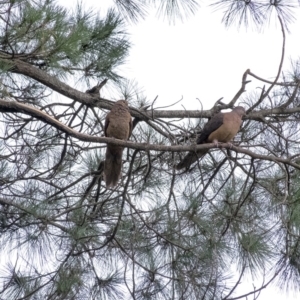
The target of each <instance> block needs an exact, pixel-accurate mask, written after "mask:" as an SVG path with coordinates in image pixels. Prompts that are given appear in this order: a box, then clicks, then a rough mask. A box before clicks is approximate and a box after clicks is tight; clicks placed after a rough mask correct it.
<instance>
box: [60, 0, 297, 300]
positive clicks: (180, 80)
mask: <svg viewBox="0 0 300 300" xmlns="http://www.w3.org/2000/svg"><path fill="white" fill-rule="evenodd" d="M59 2H60V3H61V4H64V5H68V6H71V5H75V1H73V0H64V1H62V0H60V1H59ZM204 2H205V1H201V3H202V5H201V7H200V9H199V11H198V12H197V13H196V14H195V15H194V16H190V18H188V19H187V20H185V21H184V22H183V23H182V22H180V21H178V22H177V23H176V25H170V24H169V23H168V22H167V21H164V20H162V19H158V18H157V17H156V16H155V13H153V14H150V15H149V16H148V17H147V18H146V19H145V20H141V21H139V22H138V23H137V24H131V25H129V26H128V29H129V32H130V34H131V40H132V42H133V44H134V46H133V48H132V49H131V52H130V57H129V60H128V63H127V64H126V68H125V69H124V68H123V75H124V76H126V77H127V78H128V79H135V80H136V81H137V82H138V84H139V86H140V87H141V88H143V91H144V94H145V95H146V96H147V99H148V100H152V99H154V98H155V97H156V96H157V95H158V99H157V101H156V105H155V106H156V107H159V106H165V105H166V104H171V103H174V102H176V101H178V100H179V99H181V97H183V101H181V102H180V104H178V105H177V106H176V107H177V108H178V109H180V105H183V106H184V107H185V108H187V109H201V106H200V104H199V101H198V100H197V98H198V99H200V100H201V102H202V104H203V106H204V108H205V109H209V108H210V107H212V106H213V105H214V103H215V101H216V100H218V99H220V98H221V97H224V99H223V101H224V102H226V103H227V102H229V101H230V100H231V99H232V98H233V96H234V95H235V93H236V92H237V91H238V89H239V88H240V85H241V79H242V75H243V73H244V72H245V71H246V69H250V70H251V71H252V72H253V73H255V74H257V75H258V76H260V77H263V78H265V79H270V80H272V79H274V78H275V76H276V74H277V70H278V65H279V62H280V56H281V47H282V33H281V30H280V27H279V24H278V23H277V24H275V23H271V24H270V26H269V27H265V28H264V30H263V31H261V32H257V31H255V30H253V29H251V28H250V29H248V30H245V29H244V28H240V29H239V30H238V29H237V27H236V26H232V27H231V28H229V29H226V28H225V26H224V25H223V24H221V19H222V13H221V12H217V13H216V12H212V9H211V8H209V7H205V5H204ZM206 2H207V1H206ZM83 3H84V5H85V6H86V7H99V8H101V11H102V13H103V12H104V11H105V10H106V9H107V7H109V6H110V5H113V1H112V0H101V1H93V0H84V1H83ZM297 15H298V18H297V19H298V21H297V22H294V23H293V24H292V25H291V26H290V33H289V34H287V36H286V38H287V43H286V56H285V64H284V69H287V68H289V66H290V58H294V59H295V58H298V56H299V54H300V13H299V12H298V14H297ZM124 72H126V74H125V73H124ZM256 87H262V84H261V83H258V82H257V81H256V80H254V79H252V83H251V84H249V85H247V91H249V92H251V91H255V90H256ZM104 96H105V97H106V98H110V97H109V95H104ZM246 285H247V288H248V289H246ZM255 285H256V287H257V288H258V287H259V285H257V284H255ZM249 288H253V283H252V279H251V278H249V280H248V282H246V281H244V282H243V285H242V287H241V289H240V290H244V289H245V291H249ZM249 299H252V298H251V297H250V298H249ZM259 299H260V300H270V299H272V300H279V299H280V300H291V299H300V294H298V297H296V296H295V297H292V295H289V296H287V295H283V294H280V293H279V291H278V289H276V288H274V287H268V288H266V289H265V290H264V291H263V292H262V294H261V297H260V298H259Z"/></svg>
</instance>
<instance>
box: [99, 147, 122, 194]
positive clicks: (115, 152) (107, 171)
mask: <svg viewBox="0 0 300 300" xmlns="http://www.w3.org/2000/svg"><path fill="white" fill-rule="evenodd" d="M123 149H124V148H123V147H119V146H115V145H107V149H106V156H105V164H104V180H105V183H106V187H107V188H113V187H114V186H116V185H117V183H118V181H119V178H120V175H121V170H122V154H123Z"/></svg>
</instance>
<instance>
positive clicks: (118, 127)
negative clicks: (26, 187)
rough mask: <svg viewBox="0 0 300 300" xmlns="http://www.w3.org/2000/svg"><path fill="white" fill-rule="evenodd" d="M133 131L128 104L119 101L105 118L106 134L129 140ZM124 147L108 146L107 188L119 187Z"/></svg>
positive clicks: (105, 173) (105, 176)
mask: <svg viewBox="0 0 300 300" xmlns="http://www.w3.org/2000/svg"><path fill="white" fill-rule="evenodd" d="M131 131H132V119H131V115H130V113H129V108H128V103H127V101H125V100H119V101H117V102H116V103H115V104H114V106H113V107H112V109H111V111H110V112H109V113H108V114H107V116H106V118H105V127H104V134H105V136H107V137H114V138H116V139H120V140H128V138H129V137H130V135H131ZM123 150H124V147H121V146H117V145H110V144H107V148H106V157H105V163H104V180H105V182H106V187H107V188H109V187H114V186H116V185H117V183H118V180H119V178H120V175H121V170H122V154H123Z"/></svg>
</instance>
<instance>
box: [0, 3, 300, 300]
mask: <svg viewBox="0 0 300 300" xmlns="http://www.w3.org/2000/svg"><path fill="white" fill-rule="evenodd" d="M151 2H152V3H154V4H155V3H156V4H159V6H158V7H159V8H158V9H159V10H161V11H162V12H163V13H167V14H170V15H171V16H173V17H178V14H180V16H182V13H187V14H188V13H191V12H194V11H195V9H196V6H197V5H196V4H197V2H196V1H193V0H191V1H185V2H183V1H179V0H177V1H165V2H158V1H151ZM266 3H267V2H266ZM1 4H2V5H3V6H1V8H0V10H1V18H0V28H1V32H0V67H1V70H2V73H1V74H0V76H1V97H3V98H4V99H5V100H4V102H3V100H2V99H0V105H1V108H0V112H1V119H0V121H1V125H0V126H1V134H0V194H1V196H0V254H1V262H2V261H3V264H2V265H1V267H0V295H1V296H0V297H1V299H2V298H3V299H129V298H130V299H229V298H230V297H231V298H234V297H239V298H240V297H244V298H245V297H251V296H252V294H253V297H256V293H258V292H259V291H260V290H262V289H263V288H264V287H265V286H267V285H268V284H269V282H276V281H275V279H276V280H277V283H278V284H279V286H282V287H285V288H287V289H290V288H291V287H293V288H295V289H299V277H300V261H299V256H300V246H299V237H300V232H299V226H300V201H299V198H300V189H299V186H300V182H299V178H298V169H299V168H300V167H299V164H298V161H297V157H298V153H299V143H298V141H299V138H300V137H299V122H298V120H299V106H300V101H299V99H300V98H299V91H298V88H299V84H298V82H299V74H300V72H299V62H294V63H293V65H292V68H291V70H290V71H289V72H288V75H287V76H285V77H282V79H281V80H282V82H279V83H278V82H277V81H276V82H273V83H272V82H271V83H270V85H273V86H272V88H271V89H268V88H265V87H262V88H261V89H260V90H259V92H249V93H247V94H246V95H245V96H244V97H243V98H241V99H240V100H239V101H240V102H241V103H242V104H243V105H244V106H245V107H246V108H247V116H246V120H245V121H244V124H243V127H242V130H241V132H240V133H239V134H238V135H237V137H236V139H235V143H236V144H237V145H240V148H239V149H238V150H237V151H235V150H234V149H236V148H233V150H232V149H224V148H222V147H219V148H218V149H210V151H209V152H208V153H207V154H206V155H205V156H203V157H201V158H200V159H199V161H198V162H197V163H195V164H194V165H193V166H191V168H190V169H189V170H186V171H184V172H178V171H176V170H175V169H174V164H175V163H176V162H177V160H178V157H179V154H178V153H175V152H171V151H170V152H168V151H154V150H149V151H148V150H144V149H145V148H144V147H143V145H149V144H150V145H154V144H155V145H156V146H157V147H158V146H165V145H172V146H173V145H175V147H178V145H180V144H193V143H194V141H195V138H196V133H198V132H199V131H201V129H202V128H203V124H204V123H205V122H206V120H207V119H205V118H202V116H204V115H205V112H203V115H201V120H200V121H199V120H197V122H195V123H194V125H195V124H197V125H195V126H194V125H190V124H193V123H191V122H189V126H188V127H187V126H186V123H187V122H186V120H187V119H190V118H191V117H190V115H189V114H188V112H187V113H186V115H185V116H184V118H185V119H186V120H184V119H183V120H181V119H179V117H178V118H177V115H176V114H177V112H176V111H175V112H174V111H169V110H166V111H163V109H164V108H159V109H155V110H153V106H154V103H153V102H149V101H148V100H147V97H146V96H144V95H142V93H141V90H140V89H138V85H137V84H136V83H135V82H133V81H131V80H130V79H128V78H126V79H124V80H123V78H122V76H121V74H120V73H119V70H118V67H119V66H120V65H121V64H123V63H124V61H125V59H126V57H127V54H128V51H129V47H130V42H129V41H128V35H127V33H126V27H125V23H124V22H123V20H122V19H121V17H120V16H119V15H118V14H117V13H116V12H115V11H114V10H112V9H111V10H109V11H108V12H107V14H106V16H105V17H103V18H100V17H99V16H97V14H96V13H95V12H92V11H88V12H86V11H84V9H83V7H82V6H81V5H78V6H77V8H76V9H75V11H74V12H70V11H67V10H66V9H64V8H62V7H61V6H59V5H58V4H57V2H55V1H51V0H43V1H42V0H40V1H25V0H19V1H3V3H1ZM117 4H118V5H119V6H121V7H122V8H123V9H125V10H128V9H129V16H130V17H131V18H134V19H135V20H136V18H137V17H138V15H139V14H143V13H144V12H145V10H146V8H148V4H151V3H150V2H149V1H142V0H140V1H137V0H136V1H131V0H129V1H122V0H119V1H117ZM140 4H142V6H141V7H139V6H138V5H140ZM216 5H217V6H216V7H218V8H222V9H224V10H225V13H224V21H225V23H226V24H227V25H230V24H233V23H234V22H235V21H237V22H238V24H241V23H243V22H244V23H246V24H248V22H249V20H253V21H254V22H255V24H258V25H263V24H265V23H264V22H265V21H266V20H268V19H270V18H271V13H274V12H277V16H279V17H280V18H281V19H282V22H283V23H282V24H288V22H289V21H290V20H291V19H292V17H291V8H292V5H291V4H288V3H286V2H285V1H271V2H269V3H267V4H264V5H262V3H261V2H259V1H218V2H217V4H216ZM272 10H273V12H272ZM264 12H267V14H264ZM281 29H282V30H283V31H284V26H283V27H282V28H281ZM279 73H281V70H280V72H279ZM246 75H249V72H248V73H247V74H246ZM256 77H257V76H256ZM104 78H109V79H113V80H115V81H116V82H117V84H119V87H118V88H119V92H120V94H122V96H123V97H124V98H126V99H127V100H129V103H130V107H131V113H132V114H133V115H135V118H134V125H135V127H134V130H133V132H132V136H131V137H130V139H131V142H133V143H139V144H140V145H142V146H141V147H140V148H139V149H130V148H125V150H124V154H123V169H122V176H121V178H120V181H119V184H118V185H117V187H116V188H115V189H106V186H105V184H104V182H103V166H104V158H105V147H106V145H104V144H100V143H95V142H94V139H92V138H94V137H99V136H103V131H104V120H105V116H106V114H107V108H109V107H110V106H109V105H110V104H111V103H112V102H111V101H109V100H105V99H103V98H100V97H99V96H98V95H96V94H94V95H91V94H90V93H83V92H82V91H84V90H86V86H85V85H88V86H89V85H90V83H94V82H95V81H100V80H102V79H104ZM80 79H83V80H82V81H81V83H82V85H80V84H79V83H78V82H79V80H80ZM74 82H76V85H75V84H73V83H74ZM265 84H266V82H265V80H263V81H262V85H263V86H264V85H265ZM74 86H75V87H74ZM70 91H72V93H70ZM100 93H101V91H100ZM63 96H67V98H64V97H63ZM5 101H6V102H5ZM7 101H10V102H7ZM154 102H155V101H154ZM3 103H4V104H3ZM12 103H14V104H18V105H19V106H15V107H17V108H14V107H10V106H8V105H7V106H6V105H5V104H12ZM235 104H237V103H235ZM24 107H26V108H27V110H26V109H25V108H24ZM28 108H30V109H31V110H30V112H28V111H29V109H28ZM32 108H34V109H32ZM219 108H224V106H223V104H222V103H221V102H220V103H217V104H216V105H215V106H214V109H213V111H212V112H213V113H214V112H216V110H218V109H219ZM226 108H227V107H226ZM37 112H39V113H41V112H43V113H44V114H45V115H46V116H47V117H50V118H52V122H50V121H49V120H48V119H47V118H46V117H45V115H42V114H37ZM159 113H164V117H162V118H159V117H157V114H159ZM178 114H179V113H178ZM174 115H175V117H174ZM179 116H180V118H181V117H182V115H179ZM209 116H210V115H209V114H206V117H209ZM53 120H55V121H56V123H55V124H56V125H55V126H53V124H54V121H53ZM57 121H58V122H57ZM57 124H58V125H57ZM63 125H65V126H67V127H68V128H69V129H70V130H73V133H72V134H70V131H64V129H63V128H64V127H63ZM191 127H195V128H191ZM74 132H75V134H74ZM83 135H84V137H85V138H84V139H83V138H82V136H83ZM249 149H250V150H252V149H255V151H253V152H251V151H250V150H249ZM249 275H251V276H253V277H255V278H257V279H258V280H262V282H261V285H260V286H258V287H257V290H256V291H247V294H246V295H241V293H240V292H239V291H236V289H237V287H238V286H239V285H240V283H241V282H242V281H243V280H244V279H245V278H246V277H247V276H249ZM261 277H263V278H261ZM269 278H271V279H270V280H269V281H266V279H269ZM249 295H250V296H249Z"/></svg>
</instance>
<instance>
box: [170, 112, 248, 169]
mask: <svg viewBox="0 0 300 300" xmlns="http://www.w3.org/2000/svg"><path fill="white" fill-rule="evenodd" d="M245 114H246V111H245V109H244V107H242V106H237V107H235V108H233V109H232V111H231V112H227V113H222V112H219V113H217V114H216V115H214V116H213V117H212V118H211V119H210V120H209V121H208V122H207V123H206V124H205V125H204V127H203V130H202V132H201V134H200V135H199V136H198V138H197V144H205V143H214V144H215V145H218V142H221V143H228V142H230V141H231V140H232V139H233V138H234V137H235V136H236V134H237V133H238V131H239V130H240V127H241V124H242V118H243V116H244V115H245ZM208 151H209V149H201V150H198V151H197V152H194V151H190V152H189V153H188V154H187V155H186V156H185V157H184V158H183V160H182V161H181V162H179V163H178V164H177V165H176V166H175V168H176V169H177V170H180V169H183V168H185V169H186V170H188V169H189V167H190V166H191V164H192V163H194V162H195V161H197V160H198V159H199V158H200V157H202V156H203V155H205V154H206V153H207V152H208Z"/></svg>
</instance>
